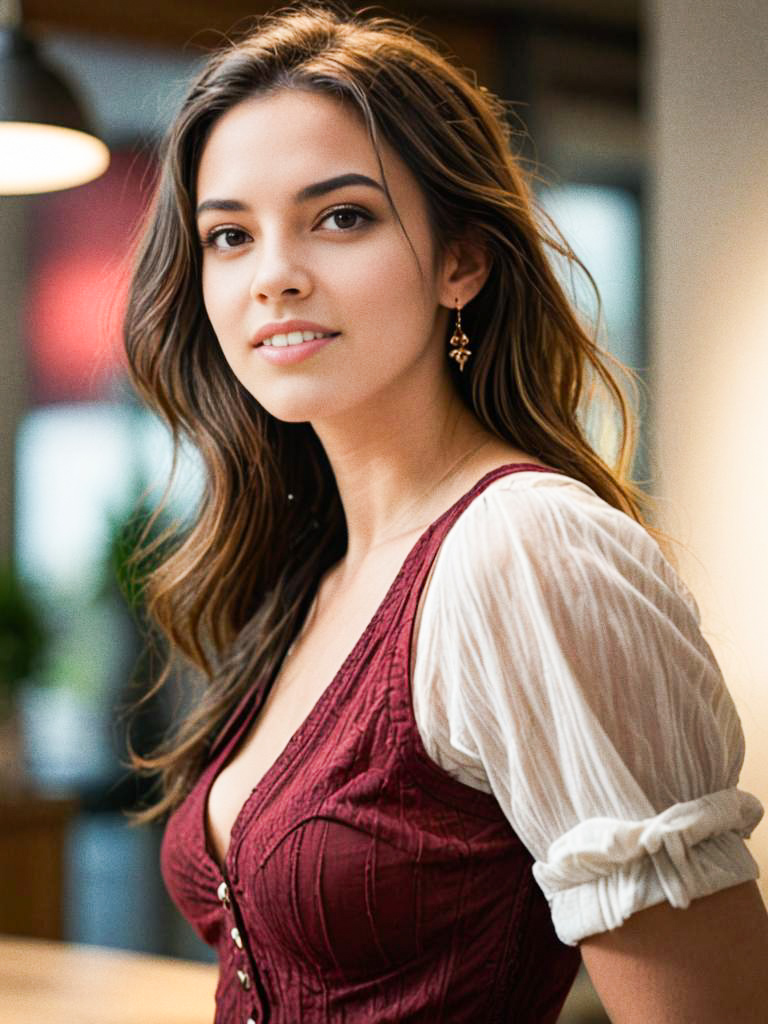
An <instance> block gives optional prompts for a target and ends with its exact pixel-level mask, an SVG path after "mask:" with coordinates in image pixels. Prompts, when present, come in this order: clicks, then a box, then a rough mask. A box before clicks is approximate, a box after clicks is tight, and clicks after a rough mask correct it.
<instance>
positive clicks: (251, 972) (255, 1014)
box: [216, 878, 269, 1024]
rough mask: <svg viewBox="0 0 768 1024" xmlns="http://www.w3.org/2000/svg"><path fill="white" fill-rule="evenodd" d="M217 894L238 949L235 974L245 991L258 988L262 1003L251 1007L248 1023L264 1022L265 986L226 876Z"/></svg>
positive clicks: (265, 1013)
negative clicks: (245, 939) (244, 937)
mask: <svg viewBox="0 0 768 1024" xmlns="http://www.w3.org/2000/svg"><path fill="white" fill-rule="evenodd" d="M216 895H217V897H218V899H219V902H220V903H221V905H222V908H223V910H224V913H225V915H226V916H227V917H228V918H229V920H228V922H227V924H228V925H229V929H228V930H229V937H230V939H231V941H232V944H233V945H234V947H235V949H236V950H237V954H238V955H236V960H235V975H236V977H237V980H238V982H239V984H240V987H241V988H242V990H243V991H244V992H250V991H251V990H252V989H253V988H255V989H256V992H254V995H255V996H256V998H257V1001H258V1003H260V1004H261V1005H255V1006H252V1008H251V1016H249V1017H248V1020H247V1021H246V1024H264V1022H266V1021H267V1020H268V1019H269V1014H268V1012H267V1007H268V1003H267V998H266V992H265V991H264V986H263V984H262V983H261V980H260V978H259V976H258V973H257V971H256V967H255V965H254V964H253V963H252V959H253V958H252V957H251V955H250V950H248V949H246V946H245V941H244V939H243V935H244V933H243V932H242V930H241V921H240V916H239V913H238V908H237V904H236V902H235V899H234V893H233V891H232V888H231V886H230V884H229V882H228V881H227V879H226V878H222V880H221V882H220V883H219V885H218V887H217V889H216Z"/></svg>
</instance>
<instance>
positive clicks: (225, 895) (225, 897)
mask: <svg viewBox="0 0 768 1024" xmlns="http://www.w3.org/2000/svg"><path fill="white" fill-rule="evenodd" d="M216 895H217V896H218V897H219V899H220V900H221V902H222V903H223V904H224V906H225V907H226V908H227V910H229V907H230V903H229V886H228V885H227V883H226V882H222V883H221V885H220V886H219V888H218V889H217V890H216Z"/></svg>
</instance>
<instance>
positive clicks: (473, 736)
mask: <svg viewBox="0 0 768 1024" xmlns="http://www.w3.org/2000/svg"><path fill="white" fill-rule="evenodd" d="M699 623H700V616H699V609H698V607H697V605H696V602H695V600H694V598H693V597H692V595H691V594H690V592H689V591H688V590H687V588H686V587H685V585H684V583H683V582H682V580H681V579H680V577H679V576H678V575H677V573H676V572H675V570H674V569H673V567H672V566H671V564H670V563H669V562H668V561H667V560H666V558H665V557H664V556H663V554H662V552H661V550H660V548H659V546H658V544H657V543H656V541H655V540H653V538H652V537H650V535H649V534H648V533H647V532H646V531H645V530H644V529H643V527H642V526H640V525H639V524H638V523H636V522H635V521H634V520H632V519H631V518H630V517H629V516H627V515H625V514H624V513H623V512H620V511H619V510H617V509H615V508H613V507H612V506H611V505H609V504H608V503H607V502H605V501H603V500H602V499H601V498H599V497H598V496H597V495H596V494H595V493H594V492H593V491H592V490H591V489H590V488H589V487H587V486H586V485H585V484H582V483H580V482H579V481H576V480H573V479H572V478H570V477H564V476H560V475H558V474H554V473H531V472H528V473H526V472H519V473H513V474H508V475H506V476H504V477H501V478H499V479H498V480H495V481H493V482H492V483H491V484H490V485H489V486H487V487H486V488H485V490H484V491H482V492H480V494H479V495H477V496H476V497H475V498H474V499H473V501H472V502H471V503H470V504H469V506H467V508H466V509H465V510H464V511H463V512H462V514H461V515H460V516H459V518H458V519H457V521H456V522H455V523H454V525H453V527H452V528H451V530H450V531H449V533H448V534H447V536H446V537H445V539H444V540H443V543H442V544H441V547H440V550H439V552H438V554H437V557H436V559H435V565H434V568H433V573H432V578H431V580H430V583H429V589H428V592H427V596H426V598H425V601H424V605H423V610H422V616H421V620H420V625H419V631H418V636H417V646H416V651H415V660H414V670H413V700H414V713H415V716H416V720H417V724H418V726H419V731H420V734H421V736H422V738H423V740H424V744H425V747H426V749H427V752H428V753H429V754H430V756H431V757H432V758H433V759H434V760H435V761H436V762H437V763H438V764H440V765H442V767H443V768H445V770H446V771H448V772H450V773H451V774H453V775H455V776H456V777H457V778H460V779H461V780H462V781H464V782H467V783H468V784H470V785H473V786H475V787H477V788H481V789H486V790H487V791H489V792H492V793H493V794H494V796H495V797H496V799H497V800H498V802H499V804H500V806H501V807H502V809H503V810H504V812H505V814H506V816H507V817H508V819H509V821H510V823H511V825H512V827H513V828H514V830H515V831H516V833H517V834H518V836H519V837H520V839H521V840H522V841H523V843H524V844H525V845H526V846H527V848H528V849H529V850H530V852H531V854H532V855H533V857H534V860H535V863H534V866H533V873H534V876H535V878H536V881H537V882H538V884H539V886H540V887H541V889H542V890H543V891H544V894H545V895H546V897H547V899H548V901H549V904H550V909H551V912H552V918H553V922H554V926H555V930H556V932H557V934H558V936H559V938H560V939H561V940H562V941H563V942H565V943H568V944H569V945H575V944H576V943H578V942H579V940H581V939H583V938H585V937H586V936H588V935H592V934H595V933H597V932H602V931H606V930H608V929H610V928H615V927H617V926H618V925H620V924H621V923H622V922H623V921H625V920H626V919H627V918H628V917H629V916H630V915H631V914H633V913H635V912H636V911H638V910H641V909H643V908H645V907H649V906H652V905H653V904H656V903H660V902H662V901H664V900H667V901H668V902H669V903H670V904H672V906H674V907H686V906H688V904H689V903H690V901H691V900H692V899H695V898H697V897H700V896H704V895H707V894H709V893H712V892H716V891H717V890H719V889H724V888H726V887H728V886H730V885H735V884H737V883H739V882H743V881H746V880H748V879H754V878H756V877H757V876H758V868H757V864H756V863H755V861H754V860H753V858H752V857H751V855H750V853H749V851H748V850H747V847H746V845H745V843H744V838H745V837H748V836H749V835H750V833H751V831H752V830H753V829H754V827H755V825H756V824H757V822H758V821H759V820H760V818H761V817H762V814H763V810H762V807H761V805H760V803H759V801H758V800H757V799H756V798H755V797H754V796H752V795H751V794H749V793H746V792H744V791H742V790H739V789H737V788H736V784H737V781H738V777H739V771H740V769H741V765H742V761H743V757H744V739H743V734H742V730H741V724H740V722H739V718H738V715H737V713H736V710H735V708H734V705H733V702H732V700H731V697H730V695H729V693H728V691H727V689H726V686H725V683H724V681H723V677H722V674H721V672H720V669H719V667H718V665H717V662H716V661H715V658H714V656H713V654H712V651H711V650H710V648H709V646H708V644H707V643H706V641H705V640H704V638H703V637H702V634H701V632H700V629H699Z"/></svg>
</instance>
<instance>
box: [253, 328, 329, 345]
mask: <svg viewBox="0 0 768 1024" xmlns="http://www.w3.org/2000/svg"><path fill="white" fill-rule="evenodd" d="M327 337H329V335H327V334H321V333H320V332H319V331H291V332H290V334H273V335H272V337H271V338H265V339H264V344H265V345H274V346H276V347H277V348H282V347H284V346H286V345H300V344H301V343H302V341H311V340H312V339H313V338H327Z"/></svg>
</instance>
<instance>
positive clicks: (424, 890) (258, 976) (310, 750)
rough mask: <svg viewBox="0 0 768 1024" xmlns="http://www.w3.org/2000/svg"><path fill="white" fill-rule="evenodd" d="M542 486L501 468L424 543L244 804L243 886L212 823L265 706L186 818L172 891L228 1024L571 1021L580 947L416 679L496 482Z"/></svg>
mask: <svg viewBox="0 0 768 1024" xmlns="http://www.w3.org/2000/svg"><path fill="white" fill-rule="evenodd" d="M537 468H539V467H536V466H532V465H529V464H524V463H510V464H507V465H505V466H499V467H498V468H496V469H494V470H492V471H491V472H489V473H487V474H486V475H485V476H484V477H482V479H480V480H479V481H478V482H477V483H476V484H475V485H474V486H473V487H472V489H471V490H470V491H468V492H467V493H466V494H465V495H464V496H463V497H462V498H460V499H459V500H458V501H457V502H456V503H455V504H454V505H453V506H452V507H451V508H450V509H448V510H447V511H446V512H445V513H444V514H443V515H442V516H441V517H440V518H439V519H437V520H436V521H435V522H434V523H432V525H431V526H429V527H428V528H427V530H426V531H425V532H424V533H423V534H422V535H421V537H420V538H419V540H418V541H417V542H416V544H415V545H414V547H413V548H412V549H411V551H410V553H409V554H408V557H407V558H406V560H405V562H404V563H403V565H402V567H401V569H400V571H399V573H398V575H397V577H396V578H395V580H394V581H393V583H392V585H391V586H390V588H389V590H388V592H387V594H386V596H385V597H384V600H383V601H382V603H381V604H380V605H379V608H378V609H377V611H376V613H375V615H374V616H373V618H372V619H371V621H370V622H369V624H368V626H367V627H366V629H365V632H364V633H363V634H362V636H361V637H360V639H359V640H358V642H357V643H356V644H355V647H354V649H353V650H352V651H351V652H350V654H349V655H348V657H347V658H346V660H345V662H344V664H343V665H342V666H341V668H340V670H339V671H338V673H337V674H336V676H335V678H334V679H333V680H332V681H331V682H330V684H329V686H328V687H327V688H326V690H325V691H324V692H323V694H322V695H321V697H320V699H319V700H318V702H317V704H316V705H315V707H314V708H313V709H312V711H311V712H310V714H309V715H308V717H307V718H306V719H305V721H304V722H303V724H302V725H301V727H300V728H299V729H298V731H297V732H296V733H295V734H294V735H293V737H292V738H291V740H290V741H289V743H288V745H287V746H286V748H285V749H284V751H283V752H282V754H281V755H280V757H279V758H278V759H277V761H276V762H275V763H274V764H273V765H272V767H271V768H270V769H269V771H268V772H267V773H266V775H264V777H263V778H262V779H261V781H260V782H259V784H258V785H257V786H256V787H255V789H253V791H252V792H251V795H250V796H249V798H248V799H247V801H246V802H245V804H244V805H243V807H242V809H241V811H240V813H239V815H238V817H237V820H236V821H235V824H234V826H233V828H232V836H231V842H230V846H229V850H228V852H227V857H226V860H225V864H224V871H223V872H222V871H221V870H220V868H219V866H218V864H217V862H216V860H215V859H214V858H213V857H212V855H211V853H210V849H209V845H208V843H207V841H206V828H205V805H206V799H207V795H208V791H209V789H210V786H211V783H212V781H213V779H214V777H215V775H216V773H217V772H218V771H220V770H221V768H222V767H223V765H224V763H225V762H226V761H227V759H228V758H229V757H230V756H231V754H232V753H233V752H234V750H235V748H236V746H237V744H238V741H239V740H240V738H241V737H242V736H243V735H244V733H245V731H246V729H247V728H248V725H249V723H250V722H251V721H252V720H253V717H254V714H255V713H256V711H257V710H258V704H257V702H256V701H255V700H254V699H253V698H252V696H251V697H250V699H249V698H246V699H245V700H244V701H242V702H241V704H240V706H239V708H237V709H236V711H235V713H234V714H233V716H232V720H231V722H230V723H229V724H228V726H227V727H226V729H225V730H224V732H223V733H222V737H221V741H220V742H219V743H218V744H217V745H216V746H215V747H214V749H213V751H212V756H211V759H210V761H209V763H208V765H207V767H206V768H205V769H204V770H203V772H202V774H201V776H200V778H199V780H198V781H197V783H196V785H195V787H194V788H193V790H192V791H191V792H190V794H189V795H188V797H187V798H186V800H185V801H184V803H183V804H181V805H180V806H179V807H178V808H177V809H176V811H175V812H174V813H173V815H172V816H171V818H170V819H169V822H168V826H167V828H166V832H165V837H164V840H163V850H162V868H163V875H164V878H165V881H166V885H167V886H168V889H169V891H170V893H171V895H172V896H173V898H174V900H175V902H176V903H177V905H178V906H179V908H180V910H181V911H182V913H183V914H184V915H185V916H186V917H187V918H188V919H189V921H190V922H191V923H192V925H193V926H194V928H195V930H196V931H197V932H198V934H199V935H200V936H201V937H202V938H203V939H204V940H205V941H206V942H208V943H210V944H212V945H214V946H215V947H216V949H217V951H218V956H219V963H220V977H219V984H218V988H217V992H216V1017H215V1024H247V1022H248V1021H249V1020H250V1021H253V1022H256V1024H262V1022H266V1021H270V1022H271V1024H321V1022H323V1024H324V1022H331V1024H342V1022H344V1024H364V1022H365V1024H395V1022H401V1024H417V1022H418V1024H441V1022H443V1024H491V1022H514V1024H547V1022H554V1021H555V1020H556V1019H557V1016H558V1012H559V1009H560V1007H561V1005H562V1003H563V1001H564V999H565V997H566V995H567V992H568V990H569V988H570V986H571V984H572V982H573V979H574V976H575V974H576V971H577V968H578V965H579V961H580V954H579V951H578V948H576V947H571V946H566V945H563V944H562V943H561V942H560V941H559V940H558V938H557V937H556V935H555V932H554V929H553V927H552V923H551V919H550V915H549V908H548V906H547V903H546V900H545V898H544V896H543V894H542V892H541V890H540V889H539V888H538V886H537V885H536V883H535V881H534V878H533V876H532V873H531V864H532V862H533V860H532V857H531V855H530V853H529V852H528V851H527V850H526V848H525V847H524V846H523V844H522V843H521V842H520V840H519V839H518V838H517V836H516V834H515V833H514V831H513V830H512V828H511V826H510V824H509V823H508V821H507V819H506V818H505V816H504V814H503V813H502V811H501V809H500V807H499V805H498V803H497V802H496V800H495V799H494V797H493V796H492V795H491V794H488V793H484V792H482V791H480V790H476V789H473V788H471V787H469V786H467V785H465V784H464V783H462V782H459V781H457V780H456V779H454V778H452V777H451V776H450V775H448V774H447V772H445V771H444V770H443V769H441V768H440V767H439V766H438V765H437V764H435V762H434V761H432V759H431V758H430V757H429V756H428V754H427V753H426V750H425V749H424V746H423V744H422V741H421V737H420V735H419V731H418V727H417V724H416V721H415V718H414V714H413V707H412V702H411V694H410V681H409V680H410V664H409V662H410V648H411V635H412V631H413V623H414V619H415V615H416V611H417V607H418V600H419V595H420V593H421V590H422V588H423V586H424V583H425V580H426V577H427V574H428V572H429V569H430V566H431V564H432V562H433V560H434V558H435V555H436V554H437V550H438V548H439V546H440V543H441V542H442V540H443V538H444V537H445V535H446V533H447V532H448V530H449V529H450V528H451V525H452V524H453V523H454V522H455V520H456V518H457V517H458V516H459V514H460V513H461V512H462V511H463V510H464V508H466V506H467V505H468V504H469V502H471V501H472V499H473V498H474V497H475V496H476V495H477V494H479V493H480V492H481V491H482V490H483V489H484V488H485V487H486V486H487V485H488V484H490V483H491V482H492V481H493V480H495V479H497V478H498V477H499V476H501V475H504V474H506V473H512V472H516V471H519V470H522V469H526V470H531V469H537ZM548 472H551V470H548ZM476 542H477V544H482V543H483V538H482V537H478V538H477V540H476ZM456 600H457V601H461V600H462V595H461V594H457V595H456ZM513 614H514V609H513V608H510V615H513Z"/></svg>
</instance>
